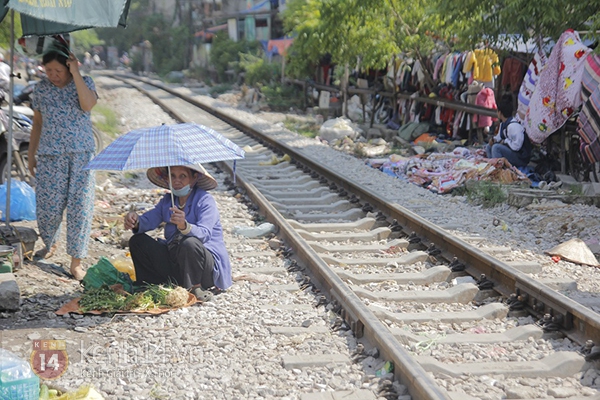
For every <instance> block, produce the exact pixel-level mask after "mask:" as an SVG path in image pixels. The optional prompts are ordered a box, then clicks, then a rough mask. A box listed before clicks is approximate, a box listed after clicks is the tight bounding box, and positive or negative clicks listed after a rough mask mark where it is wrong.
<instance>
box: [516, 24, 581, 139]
mask: <svg viewBox="0 0 600 400" xmlns="http://www.w3.org/2000/svg"><path fill="white" fill-rule="evenodd" d="M590 52H591V49H590V48H589V47H587V46H585V45H584V44H583V43H582V42H581V39H580V38H579V34H578V33H577V32H575V31H573V30H572V29H569V30H567V31H565V32H564V33H563V34H562V35H561V36H560V38H559V39H558V41H557V43H556V45H555V46H554V49H552V53H551V54H550V57H549V58H548V62H547V63H546V65H545V66H544V69H543V70H542V72H541V74H540V79H539V81H538V83H537V85H536V87H535V90H534V92H533V95H532V96H531V101H530V103H529V109H528V110H527V113H526V114H525V127H526V129H527V133H528V134H529V138H530V139H531V140H532V141H533V142H534V143H542V142H543V141H544V140H545V139H546V138H547V137H548V136H550V135H551V134H552V133H554V132H555V131H556V130H558V129H559V128H560V127H561V126H563V124H564V123H565V122H566V121H567V119H568V118H569V117H570V116H571V115H572V114H573V112H574V111H575V110H576V109H577V108H578V107H579V106H580V105H581V93H580V91H581V80H582V76H583V66H584V62H585V60H586V58H587V56H588V54H589V53H590Z"/></svg>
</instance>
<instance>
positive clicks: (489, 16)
mask: <svg viewBox="0 0 600 400" xmlns="http://www.w3.org/2000/svg"><path fill="white" fill-rule="evenodd" d="M435 1H436V2H437V4H436V9H437V10H438V11H439V15H440V16H442V17H443V18H444V21H445V22H446V23H448V24H451V25H452V26H454V32H456V33H457V39H458V40H459V41H460V44H461V46H462V47H468V46H472V45H474V44H475V43H479V42H481V41H482V39H484V38H485V40H486V41H488V42H489V43H491V44H494V43H495V42H496V41H497V39H498V37H499V36H500V35H503V34H505V33H511V34H518V35H522V36H523V38H524V40H525V41H527V40H528V39H530V38H533V39H536V40H537V39H538V38H541V39H545V38H550V39H553V40H556V39H558V37H559V36H560V35H561V34H562V33H563V32H564V31H565V30H566V29H569V28H571V29H575V30H585V31H588V30H590V28H592V27H591V26H589V25H588V22H591V23H592V24H593V23H594V21H595V20H596V21H597V19H598V10H600V0H582V1H577V2H562V3H560V4H559V3H557V2H556V1H554V0H536V1H530V0H502V1H500V2H498V1H496V0H459V1H457V0H435ZM596 36H597V35H596Z"/></svg>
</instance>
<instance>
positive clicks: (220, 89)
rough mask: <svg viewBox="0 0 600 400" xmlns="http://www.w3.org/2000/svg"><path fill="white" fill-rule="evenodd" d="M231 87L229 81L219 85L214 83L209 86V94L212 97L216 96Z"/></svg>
mask: <svg viewBox="0 0 600 400" xmlns="http://www.w3.org/2000/svg"><path fill="white" fill-rule="evenodd" d="M232 88H233V86H232V85H231V83H222V84H220V85H215V86H213V87H211V88H210V95H211V96H212V97H217V96H218V95H220V94H223V93H226V92H228V91H230V90H231V89H232Z"/></svg>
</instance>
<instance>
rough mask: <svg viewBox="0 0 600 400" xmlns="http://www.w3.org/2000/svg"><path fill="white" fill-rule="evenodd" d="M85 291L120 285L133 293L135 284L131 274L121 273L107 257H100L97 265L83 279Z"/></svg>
mask: <svg viewBox="0 0 600 400" xmlns="http://www.w3.org/2000/svg"><path fill="white" fill-rule="evenodd" d="M82 283H83V287H84V290H89V289H98V288H99V287H101V286H102V285H106V286H112V285H116V284H118V283H120V284H121V285H123V289H124V290H126V291H127V292H129V293H133V282H132V281H131V277H130V276H129V274H126V273H125V272H120V271H119V270H117V269H116V268H115V267H114V265H112V264H111V262H110V261H108V258H106V257H100V261H98V263H97V264H95V265H93V266H92V267H91V268H89V269H88V270H87V272H86V274H85V277H84V278H83V281H82Z"/></svg>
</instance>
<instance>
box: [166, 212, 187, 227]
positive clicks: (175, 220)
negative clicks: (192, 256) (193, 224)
mask: <svg viewBox="0 0 600 400" xmlns="http://www.w3.org/2000/svg"><path fill="white" fill-rule="evenodd" d="M170 210H171V211H173V214H171V221H170V222H171V223H172V224H175V225H176V226H177V229H179V230H180V231H183V230H185V228H186V227H187V221H186V220H185V212H184V211H183V210H180V209H179V208H178V207H171V208H170Z"/></svg>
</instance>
